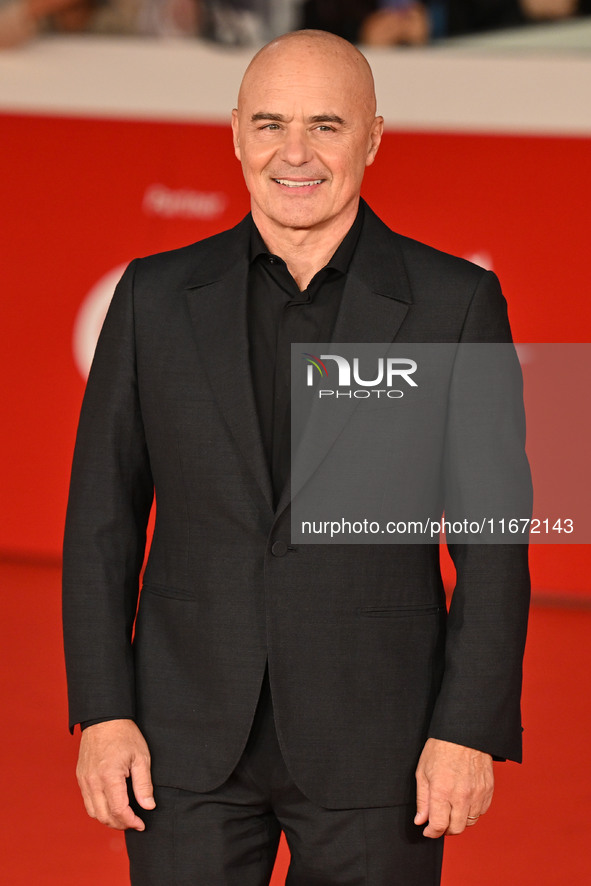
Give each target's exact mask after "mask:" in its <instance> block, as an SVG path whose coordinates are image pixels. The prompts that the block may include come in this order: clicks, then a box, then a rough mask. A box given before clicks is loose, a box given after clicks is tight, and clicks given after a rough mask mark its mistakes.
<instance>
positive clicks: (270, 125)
mask: <svg viewBox="0 0 591 886" xmlns="http://www.w3.org/2000/svg"><path fill="white" fill-rule="evenodd" d="M259 128H260V129H270V130H273V131H274V130H277V129H280V128H281V127H280V126H279V123H265V125H264V126H261V127H259Z"/></svg>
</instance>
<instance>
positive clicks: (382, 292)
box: [276, 205, 413, 516]
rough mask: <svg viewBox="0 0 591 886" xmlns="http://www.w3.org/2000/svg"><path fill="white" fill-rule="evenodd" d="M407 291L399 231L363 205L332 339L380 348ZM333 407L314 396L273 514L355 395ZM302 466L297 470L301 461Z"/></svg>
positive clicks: (311, 465) (392, 332)
mask: <svg viewBox="0 0 591 886" xmlns="http://www.w3.org/2000/svg"><path fill="white" fill-rule="evenodd" d="M412 301H413V299H412V294H411V289H410V283H409V280H408V276H407V272H406V267H405V264H404V260H403V257H402V253H401V251H400V246H399V244H398V236H397V235H396V234H393V233H392V231H390V229H389V228H387V227H386V225H385V224H384V223H383V222H382V221H380V219H379V218H378V217H377V216H376V215H375V214H374V213H373V212H372V211H371V209H370V208H369V207H368V206H367V205H366V206H365V217H364V222H363V229H362V231H361V235H360V238H359V242H358V244H357V248H356V250H355V255H354V256H353V259H352V261H351V266H350V268H349V272H348V274H347V280H346V283H345V288H344V291H343V296H342V299H341V305H340V308H339V312H338V315H337V320H336V323H335V328H334V332H333V335H332V339H331V341H332V342H335V343H338V342H343V343H351V342H373V343H376V344H382V345H383V348H382V349H380V352H379V354H377V356H379V355H382V354H384V353H385V352H386V351H387V350H388V347H389V346H390V344H391V343H392V342H393V341H394V340H395V338H396V336H397V334H398V331H399V329H400V327H401V325H402V323H403V321H404V318H405V317H406V314H407V312H408V309H409V306H410V304H412ZM344 405H345V408H344V409H339V411H338V415H337V417H336V418H335V415H334V413H333V412H332V411H331V412H330V414H329V413H328V411H324V410H323V409H322V405H321V403H320V401H319V400H318V399H315V400H314V402H313V406H312V410H311V412H310V417H309V419H308V422H307V424H306V428H305V430H304V432H303V435H302V439H301V442H300V445H299V448H298V451H297V453H295V455H293V456H292V457H293V458H294V459H297V463H296V465H297V466H296V470H294V476H295V478H296V479H297V483H296V484H294V485H293V487H292V483H291V478H290V480H289V481H288V483H287V484H286V487H285V489H284V490H283V492H282V495H281V498H280V500H279V503H278V506H277V512H276V516H278V515H279V514H280V513H281V511H282V510H284V509H285V508H286V507H287V505H288V504H289V502H290V501H291V499H292V498H293V497H294V496H295V495H297V493H298V491H299V490H300V489H301V488H302V486H303V485H304V483H305V482H306V480H307V479H308V478H309V477H310V476H311V475H312V474H313V472H314V471H315V470H316V468H317V467H318V466H319V464H320V463H321V462H322V460H323V459H324V458H325V457H326V455H327V453H328V451H329V450H330V447H331V446H332V445H333V443H334V442H335V440H336V439H337V438H338V436H339V435H340V433H341V432H342V430H343V428H344V426H345V424H346V423H347V422H348V420H349V418H350V417H351V415H352V414H353V412H354V410H355V408H356V407H357V405H358V401H356V400H351V401H349V402H348V403H346V404H344ZM301 465H304V466H305V467H304V468H303V469H301V470H300V466H301Z"/></svg>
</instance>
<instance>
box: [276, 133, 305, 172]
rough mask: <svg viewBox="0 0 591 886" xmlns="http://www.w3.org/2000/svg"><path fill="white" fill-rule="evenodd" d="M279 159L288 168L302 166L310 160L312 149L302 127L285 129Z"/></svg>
mask: <svg viewBox="0 0 591 886" xmlns="http://www.w3.org/2000/svg"><path fill="white" fill-rule="evenodd" d="M280 157H281V159H282V160H283V161H284V162H285V163H287V164H289V165H290V166H302V165H303V164H304V163H307V162H308V161H309V160H311V159H312V149H311V146H310V144H309V141H308V137H307V134H306V131H305V129H304V128H303V127H299V126H298V127H287V129H286V131H285V136H284V138H283V141H282V143H281V150H280Z"/></svg>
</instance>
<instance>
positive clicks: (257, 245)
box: [249, 200, 364, 274]
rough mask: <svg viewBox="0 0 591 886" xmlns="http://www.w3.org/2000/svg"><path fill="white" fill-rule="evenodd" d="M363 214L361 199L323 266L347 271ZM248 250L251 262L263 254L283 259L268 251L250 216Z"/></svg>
mask: <svg viewBox="0 0 591 886" xmlns="http://www.w3.org/2000/svg"><path fill="white" fill-rule="evenodd" d="M363 215H364V203H363V200H360V201H359V209H358V210H357V215H356V216H355V221H354V222H353V224H352V225H351V227H350V228H349V230H348V231H347V233H346V234H345V237H344V238H343V240H341V242H340V244H339V246H338V247H337V249H336V250H335V252H334V254H333V256H332V258H331V259H330V260H329V261H328V262H327V263H326V265H325V266H324V267H325V268H332V269H333V270H335V271H339V272H340V273H341V274H346V273H347V271H348V270H349V265H350V264H351V259H352V258H353V254H354V252H355V247H356V246H357V242H358V240H359V235H360V234H361V228H362V227H363ZM249 252H250V263H251V264H252V263H253V262H254V261H255V260H256V259H257V258H258V257H259V256H264V257H265V258H278V259H279V260H280V261H282V262H283V259H282V258H281V257H280V256H274V255H273V253H272V252H269V250H268V248H267V245H266V244H265V241H264V240H263V238H262V237H261V234H260V232H259V229H258V228H257V226H256V225H255V223H254V221H252V218H251V227H250V251H249Z"/></svg>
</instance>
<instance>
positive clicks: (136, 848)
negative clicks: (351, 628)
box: [125, 679, 443, 886]
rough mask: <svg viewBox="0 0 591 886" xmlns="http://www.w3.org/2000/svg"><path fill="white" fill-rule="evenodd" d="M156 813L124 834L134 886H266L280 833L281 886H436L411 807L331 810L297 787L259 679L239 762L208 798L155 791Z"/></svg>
mask: <svg viewBox="0 0 591 886" xmlns="http://www.w3.org/2000/svg"><path fill="white" fill-rule="evenodd" d="M155 799H156V803H157V806H156V809H155V810H153V811H152V812H146V811H145V810H143V809H142V810H139V809H138V810H137V811H138V814H139V815H140V816H141V818H142V819H143V820H144V821H145V822H146V830H145V831H143V832H138V831H131V830H129V831H126V833H125V838H126V843H127V851H128V855H129V861H130V875H131V883H132V886H268V883H269V880H270V877H271V873H272V870H273V865H274V862H275V856H276V854H277V847H278V844H279V837H280V834H281V831H282V830H283V831H284V833H285V836H286V839H287V843H288V845H289V849H290V853H291V863H290V867H289V872H288V876H287V880H286V886H438V884H439V883H440V878H441V862H442V855H443V838H441V839H439V840H430V839H427V838H426V837H423V836H422V833H421V830H422V828H417V827H415V825H414V824H413V817H414V813H415V808H414V805H413V806H392V807H385V808H384V807H380V808H375V809H373V808H372V809H346V810H332V809H324V808H322V807H319V806H316V805H315V804H314V803H312V802H311V801H310V800H308V799H307V797H305V796H304V794H302V792H301V791H300V790H299V789H298V787H297V786H296V785H295V784H294V782H293V780H292V778H291V776H290V774H289V772H288V770H287V767H286V765H285V762H284V760H283V757H282V754H281V751H280V748H279V743H278V740H277V734H276V731H275V724H274V720H273V708H272V704H271V696H270V691H269V684H268V680H267V679H265V682H264V685H263V689H262V692H261V698H260V700H259V705H258V708H257V712H256V715H255V719H254V723H253V727H252V730H251V734H250V737H249V740H248V743H247V746H246V748H245V751H244V754H243V756H242V758H241V760H240V762H239V764H238V766H237V767H236V769H235V770H234V772H233V774H232V775H231V776H230V778H229V779H228V780H227V781H226V782H225V783H224V784H223V785H222V786H221V787H219V788H217V789H216V790H215V791H210V792H208V793H204V794H196V793H193V792H192V791H185V790H180V789H178V788H171V787H166V786H155Z"/></svg>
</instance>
